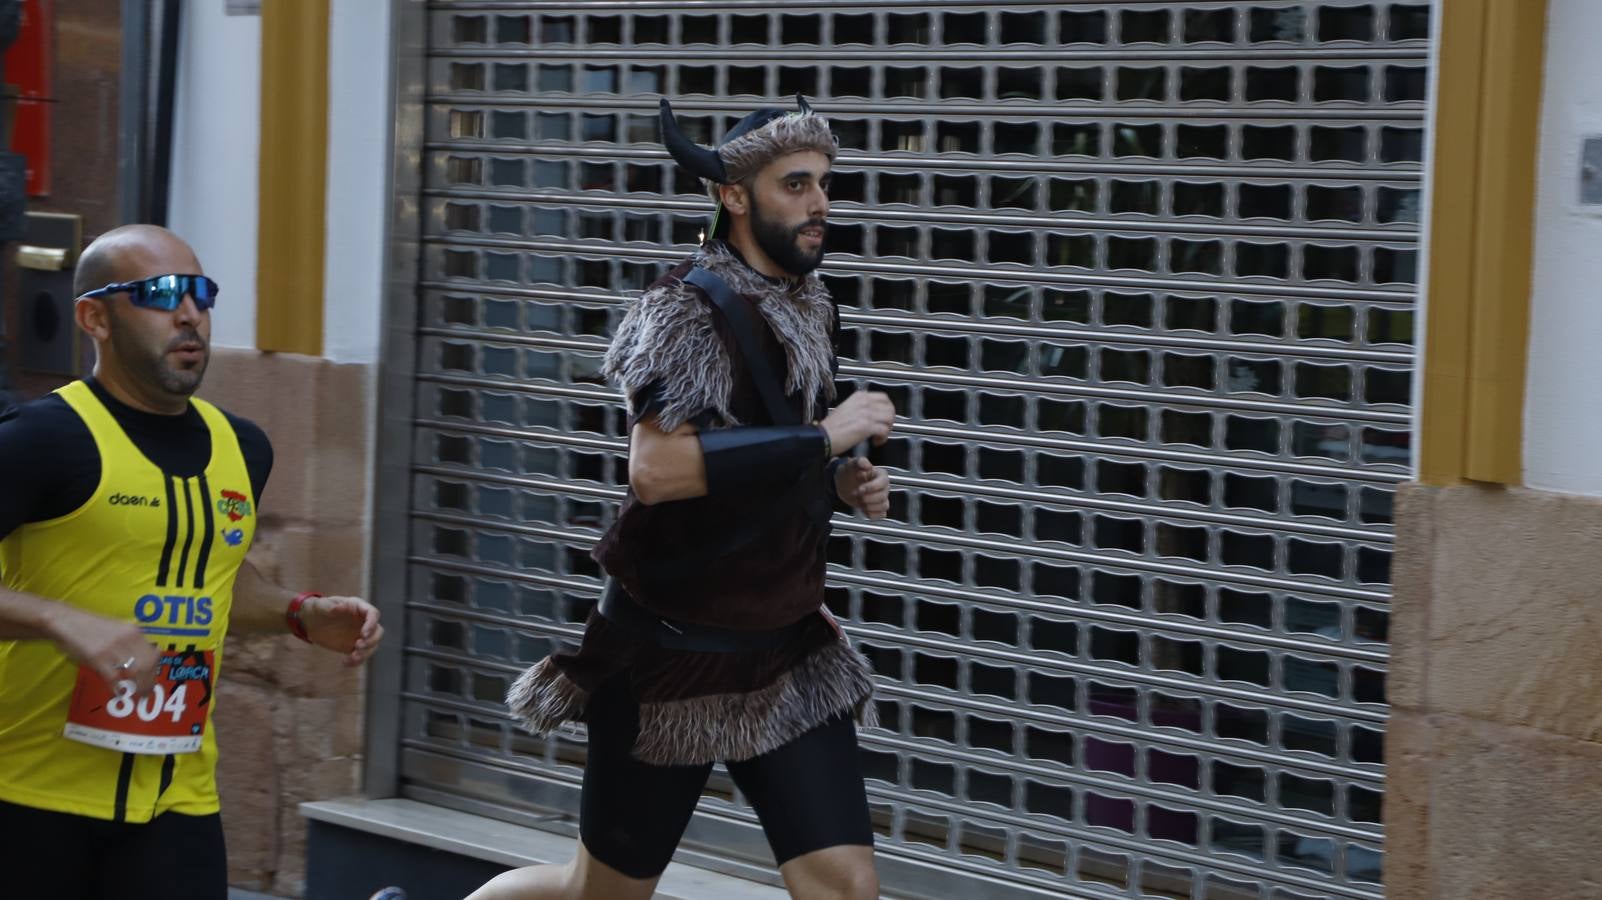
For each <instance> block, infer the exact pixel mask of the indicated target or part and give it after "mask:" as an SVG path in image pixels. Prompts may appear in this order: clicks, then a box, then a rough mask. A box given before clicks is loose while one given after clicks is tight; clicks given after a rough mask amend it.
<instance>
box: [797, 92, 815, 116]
mask: <svg viewBox="0 0 1602 900" xmlns="http://www.w3.org/2000/svg"><path fill="white" fill-rule="evenodd" d="M795 108H796V109H798V110H800V111H801V114H802V115H806V114H807V113H810V112H812V104H810V103H808V102H807V98H805V97H803V96H801V92H800V91H796V93H795Z"/></svg>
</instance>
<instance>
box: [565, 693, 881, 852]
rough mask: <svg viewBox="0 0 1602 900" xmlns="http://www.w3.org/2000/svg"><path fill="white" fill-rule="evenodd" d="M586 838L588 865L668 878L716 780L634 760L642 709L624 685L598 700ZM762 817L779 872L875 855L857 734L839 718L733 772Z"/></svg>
mask: <svg viewBox="0 0 1602 900" xmlns="http://www.w3.org/2000/svg"><path fill="white" fill-rule="evenodd" d="M587 721H588V724H589V756H588V759H587V761H586V762H585V766H584V797H583V801H582V804H581V807H582V808H581V811H580V815H579V836H580V837H581V838H582V840H583V841H584V847H585V848H586V849H587V850H589V852H590V855H591V856H593V857H595V858H596V859H598V860H600V861H601V862H603V863H605V864H606V865H608V866H611V867H612V868H614V869H616V870H618V871H619V872H622V873H623V874H624V875H627V876H628V877H630V878H655V877H656V876H658V875H661V874H662V870H664V869H666V868H667V865H668V861H669V860H670V859H671V858H672V857H673V851H674V850H675V849H677V847H678V845H679V838H681V837H682V836H683V835H684V829H685V828H686V826H688V825H689V823H690V816H691V815H692V814H694V812H695V805H696V802H697V801H699V800H700V799H701V790H702V788H703V787H705V785H706V781H707V777H708V776H709V775H710V774H711V772H712V765H711V764H710V763H708V764H706V765H701V766H657V765H651V764H650V763H644V762H640V761H639V760H637V759H635V758H634V757H633V756H632V755H631V754H630V750H631V748H632V747H633V746H634V739H635V735H636V734H637V733H638V731H639V707H638V705H637V704H636V703H635V702H634V701H633V700H632V699H631V698H630V697H629V696H628V694H627V690H626V689H625V688H623V687H621V686H620V685H618V683H615V682H614V683H613V684H609V685H607V686H606V687H603V688H602V689H601V690H600V691H597V692H596V694H595V696H593V697H592V698H591V699H590V703H589V710H588V716H587ZM725 765H726V766H727V768H728V770H729V775H730V776H732V777H733V778H734V783H735V784H736V785H737V786H738V787H739V788H740V791H741V793H743V794H744V795H745V798H746V800H747V801H748V802H749V803H750V804H751V807H752V808H753V809H754V810H756V814H757V818H758V819H760V820H761V822H762V830H763V832H764V833H765V834H766V835H767V838H768V844H769V846H771V847H772V848H773V856H774V858H775V859H776V860H777V861H778V864H779V865H781V866H782V865H784V864H785V863H787V862H789V861H790V860H792V859H795V858H796V857H798V856H802V855H804V854H807V853H811V852H813V851H815V850H823V849H825V848H828V847H839V846H869V847H871V846H872V845H873V826H872V823H871V822H870V820H869V818H868V797H867V792H866V791H865V790H864V788H863V785H862V772H861V767H860V765H859V762H858V758H857V733H856V726H855V725H854V724H853V723H852V721H851V717H850V716H849V715H844V714H842V715H840V716H837V717H835V718H833V719H831V720H829V721H828V722H825V723H824V724H822V725H819V726H818V727H816V728H814V729H812V730H811V731H809V732H807V733H805V734H803V735H801V736H800V737H798V738H796V739H795V740H793V741H791V742H790V743H788V744H785V745H784V746H782V747H779V748H778V749H776V750H772V751H770V752H768V753H764V754H763V755H761V756H758V757H755V758H753V759H748V760H746V761H744V762H730V763H726V764H725Z"/></svg>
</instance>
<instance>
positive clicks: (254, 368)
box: [201, 350, 373, 896]
mask: <svg viewBox="0 0 1602 900" xmlns="http://www.w3.org/2000/svg"><path fill="white" fill-rule="evenodd" d="M201 395H202V396H203V397H205V398H206V399H208V400H211V401H212V402H213V403H216V404H218V405H220V406H222V407H223V408H224V409H227V410H228V411H230V412H232V413H234V414H236V415H241V416H244V417H246V418H248V419H251V420H253V421H255V422H256V424H258V425H260V426H262V428H263V429H265V430H266V432H267V435H268V437H269V438H271V439H272V443H273V449H274V451H275V460H274V464H273V473H272V477H271V479H270V480H269V481H268V483H267V490H266V492H265V494H264V495H263V498H262V504H261V508H260V524H261V527H260V529H259V530H258V532H257V534H256V543H255V546H254V547H253V548H252V550H251V554H250V558H251V559H252V560H253V561H254V562H255V563H256V565H257V566H259V567H260V568H261V569H262V571H263V572H265V573H266V574H267V575H268V576H269V577H272V578H275V579H276V580H277V581H278V582H279V583H280V584H282V585H284V586H285V587H287V588H290V589H292V590H316V591H319V592H321V593H324V594H358V595H359V594H361V593H362V592H363V591H364V590H365V587H366V581H367V563H366V559H367V557H366V553H367V535H368V529H367V518H368V505H369V503H368V480H369V476H368V470H369V461H368V460H369V455H370V454H369V448H370V441H369V437H368V429H369V423H370V422H371V421H372V420H373V416H372V415H371V413H370V411H369V407H370V404H371V401H372V397H373V369H372V367H370V366H365V365H340V364H336V363H331V362H329V361H327V360H324V359H319V358H313V357H305V356H293V355H288V354H263V353H258V352H256V351H253V350H217V351H215V355H214V356H213V358H212V364H211V370H210V372H209V373H208V375H207V377H206V385H205V388H204V389H203V390H202V391H201ZM362 691H363V679H362V677H361V673H360V672H358V671H356V670H352V669H347V668H345V667H343V666H342V665H341V664H340V662H339V659H338V657H336V656H335V655H334V654H332V653H328V652H325V651H321V650H316V649H313V648H311V647H307V646H306V645H305V644H302V643H301V642H299V641H297V640H295V639H294V638H292V637H289V636H288V635H287V632H286V634H285V635H284V636H279V637H266V638H254V639H250V640H242V639H238V638H230V639H229V641H228V645H227V650H226V655H225V659H224V663H223V670H222V677H221V682H220V686H219V687H218V691H217V697H218V705H217V712H216V726H217V740H218V744H219V747H220V753H221V762H220V767H219V772H218V779H219V782H220V787H221V792H222V804H223V826H224V828H225V830H226V832H227V836H228V857H229V882H230V883H231V884H234V885H236V886H239V887H245V888H249V889H253V890H258V891H269V892H272V893H275V894H284V895H293V896H299V895H300V894H301V893H302V892H303V888H304V882H305V868H306V867H305V847H304V844H305V835H306V825H305V821H304V820H303V819H302V818H301V816H300V813H299V811H298V809H297V807H298V804H300V803H301V802H302V801H305V800H318V799H328V798H332V797H338V796H343V795H349V794H352V793H355V792H357V791H358V790H359V789H360V786H361V763H362V758H361V746H362V745H361V741H362V724H363V716H362V710H363V703H362Z"/></svg>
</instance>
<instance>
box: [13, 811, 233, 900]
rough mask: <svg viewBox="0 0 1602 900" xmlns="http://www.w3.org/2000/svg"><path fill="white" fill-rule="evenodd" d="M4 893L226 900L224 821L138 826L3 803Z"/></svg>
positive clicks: (176, 818)
mask: <svg viewBox="0 0 1602 900" xmlns="http://www.w3.org/2000/svg"><path fill="white" fill-rule="evenodd" d="M0 835H4V839H3V840H0V873H3V874H0V896H5V897H19V898H21V897H40V898H43V897H49V898H50V900H226V898H227V897H228V856H227V852H226V851H225V850H224V848H223V830H222V819H221V817H219V816H218V815H217V814H216V813H213V814H211V815H209V816H185V815H180V814H178V813H172V812H169V813H163V814H161V815H159V816H157V817H155V818H154V819H151V820H150V821H149V822H146V823H144V824H141V825H134V824H130V823H127V822H109V821H106V820H104V819H91V818H89V817H87V816H74V815H69V814H67V813H59V812H50V811H48V810H43V809H34V808H33V807H31V806H18V805H16V804H13V803H4V802H0Z"/></svg>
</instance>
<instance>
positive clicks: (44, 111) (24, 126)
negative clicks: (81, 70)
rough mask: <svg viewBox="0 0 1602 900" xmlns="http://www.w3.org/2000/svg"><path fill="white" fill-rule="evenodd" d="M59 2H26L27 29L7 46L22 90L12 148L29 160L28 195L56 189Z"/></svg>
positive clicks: (13, 77) (11, 80)
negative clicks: (53, 137)
mask: <svg viewBox="0 0 1602 900" xmlns="http://www.w3.org/2000/svg"><path fill="white" fill-rule="evenodd" d="M54 36H55V10H54V7H53V0H23V4H22V28H21V29H20V30H19V31H18V32H17V40H16V42H15V43H13V44H12V45H11V47H10V48H9V49H7V50H6V67H5V80H6V83H7V84H9V85H12V86H14V87H15V88H16V90H17V111H16V117H15V119H14V120H13V123H12V132H11V149H12V150H13V151H15V152H17V153H21V154H22V155H23V156H25V157H27V160H28V196H30V197H43V196H45V195H47V194H49V193H50V132H51V127H52V119H53V118H54V115H55V109H54V107H55V105H56V98H55V57H54V55H53V54H52V52H51V47H52V43H53V39H54Z"/></svg>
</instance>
